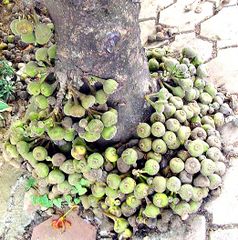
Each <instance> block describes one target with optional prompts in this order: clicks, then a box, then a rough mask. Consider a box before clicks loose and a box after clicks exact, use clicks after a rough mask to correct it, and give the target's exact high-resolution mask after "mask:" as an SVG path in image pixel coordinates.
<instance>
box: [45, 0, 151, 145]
mask: <svg viewBox="0 0 238 240" xmlns="http://www.w3.org/2000/svg"><path fill="white" fill-rule="evenodd" d="M45 4H46V6H47V8H48V11H49V13H50V15H51V18H52V20H53V22H54V24H55V31H56V42H57V46H58V52H57V54H58V56H57V61H56V69H55V71H56V76H57V78H58V79H59V81H60V83H61V87H62V89H64V86H65V85H66V84H72V85H74V86H75V87H77V88H78V89H79V88H80V86H81V84H82V81H81V79H82V77H83V76H85V75H93V76H97V77H100V78H104V79H109V78H112V79H115V80H116V81H117V82H118V83H119V88H118V90H117V92H116V93H114V94H113V95H111V97H110V99H109V104H110V105H111V106H113V107H115V108H116V109H117V110H118V112H119V122H118V133H117V136H116V138H115V141H121V142H124V141H126V140H128V139H129V138H130V137H132V136H133V135H135V128H136V125H137V124H138V123H139V122H141V121H144V120H145V119H146V118H147V117H148V113H149V108H148V106H146V105H145V101H144V96H145V94H146V93H149V92H150V91H151V87H152V86H153V84H152V83H151V80H150V77H149V70H148V67H147V63H146V58H145V54H144V50H143V48H142V46H141V42H140V29H139V21H138V16H139V10H140V6H139V3H138V2H136V1H135V0H46V1H45Z"/></svg>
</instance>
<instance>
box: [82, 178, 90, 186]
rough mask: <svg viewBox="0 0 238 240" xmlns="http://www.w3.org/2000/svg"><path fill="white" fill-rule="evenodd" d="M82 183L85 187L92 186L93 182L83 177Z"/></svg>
mask: <svg viewBox="0 0 238 240" xmlns="http://www.w3.org/2000/svg"><path fill="white" fill-rule="evenodd" d="M80 185H81V186H84V187H90V185H91V182H90V181H88V180H86V179H84V178H81V180H80Z"/></svg>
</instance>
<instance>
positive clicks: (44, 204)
mask: <svg viewBox="0 0 238 240" xmlns="http://www.w3.org/2000/svg"><path fill="white" fill-rule="evenodd" d="M39 202H40V205H41V206H42V207H45V208H50V207H53V203H52V201H51V200H49V199H48V196H47V195H46V194H45V195H43V196H40V200H39Z"/></svg>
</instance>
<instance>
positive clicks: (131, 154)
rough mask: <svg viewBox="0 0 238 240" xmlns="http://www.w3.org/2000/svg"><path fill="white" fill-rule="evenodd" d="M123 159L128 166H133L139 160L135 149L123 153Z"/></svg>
mask: <svg viewBox="0 0 238 240" xmlns="http://www.w3.org/2000/svg"><path fill="white" fill-rule="evenodd" d="M121 158H122V160H123V161H124V162H125V163H126V164H128V165H132V164H134V163H136V161H137V160H138V154H137V152H136V150H134V149H133V148H127V149H126V150H124V151H123V152H122V155H121Z"/></svg>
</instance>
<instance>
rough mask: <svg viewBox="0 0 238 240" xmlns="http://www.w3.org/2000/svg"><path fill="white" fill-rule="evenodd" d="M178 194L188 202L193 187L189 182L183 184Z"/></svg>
mask: <svg viewBox="0 0 238 240" xmlns="http://www.w3.org/2000/svg"><path fill="white" fill-rule="evenodd" d="M178 194H179V196H180V197H181V198H182V199H183V200H185V201H186V202H188V201H189V200H190V199H191V198H192V196H193V187H192V185H190V184H183V185H182V186H181V188H180V190H179V192H178Z"/></svg>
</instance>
